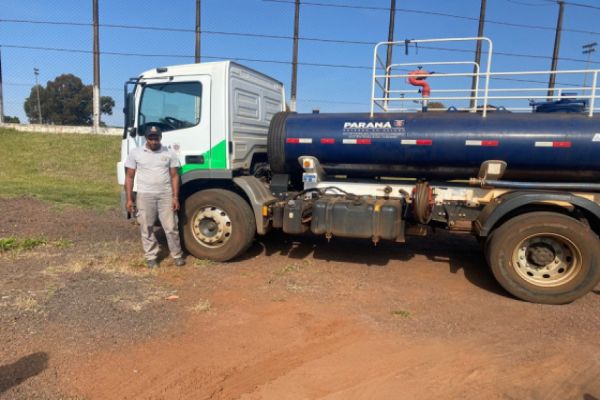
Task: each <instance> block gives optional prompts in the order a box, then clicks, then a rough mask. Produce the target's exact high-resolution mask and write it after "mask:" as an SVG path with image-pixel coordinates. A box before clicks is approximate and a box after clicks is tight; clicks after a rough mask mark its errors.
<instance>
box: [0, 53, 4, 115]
mask: <svg viewBox="0 0 600 400" xmlns="http://www.w3.org/2000/svg"><path fill="white" fill-rule="evenodd" d="M2 123H4V96H3V95H2V47H1V46H0V124H2Z"/></svg>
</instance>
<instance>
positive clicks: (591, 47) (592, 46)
mask: <svg viewBox="0 0 600 400" xmlns="http://www.w3.org/2000/svg"><path fill="white" fill-rule="evenodd" d="M596 46H598V43H597V42H593V43H588V44H584V45H583V46H581V48H582V49H583V50H582V51H581V52H582V53H583V54H587V60H586V62H585V69H588V68H589V66H590V59H591V58H592V53H593V52H595V51H596ZM1 73H2V71H0V74H1ZM586 86H587V73H584V74H583V91H584V93H585V87H586ZM0 95H1V93H0Z"/></svg>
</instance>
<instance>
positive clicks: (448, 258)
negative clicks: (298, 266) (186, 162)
mask: <svg viewBox="0 0 600 400" xmlns="http://www.w3.org/2000/svg"><path fill="white" fill-rule="evenodd" d="M261 254H263V255H265V256H267V257H268V256H271V255H276V254H278V255H283V256H286V257H289V258H291V259H304V258H306V257H308V256H312V257H313V258H315V259H317V260H323V261H335V262H343V263H349V264H362V265H365V266H366V267H370V268H373V267H377V268H383V267H387V266H388V264H389V262H390V261H402V262H408V261H410V260H412V259H413V258H415V256H424V257H426V258H427V259H429V260H431V261H433V262H436V263H440V265H447V266H448V269H449V272H450V273H452V274H455V273H457V272H459V271H460V270H462V271H463V272H464V275H465V277H466V278H467V279H468V280H469V282H471V283H472V284H474V285H476V286H478V287H480V288H482V289H484V290H486V291H489V292H492V293H494V294H497V295H500V296H505V297H509V294H508V293H507V292H505V291H504V290H503V289H502V287H500V285H499V284H498V283H497V282H496V280H495V279H494V277H493V276H492V274H491V272H490V270H489V268H488V267H487V264H486V262H485V259H484V257H483V253H482V251H481V248H480V246H479V244H478V243H477V241H476V240H475V238H473V237H472V236H471V235H468V234H452V233H448V232H445V231H438V232H437V233H434V234H433V235H431V236H428V237H409V238H408V239H407V242H406V243H393V242H380V243H379V244H378V245H377V246H375V245H374V244H373V243H372V242H371V241H369V240H366V239H347V238H334V239H332V240H331V241H330V242H328V241H327V239H325V238H324V237H321V236H314V235H311V234H306V235H300V236H290V235H286V234H284V233H281V232H271V233H269V234H268V235H266V236H264V237H259V238H258V240H257V241H256V242H255V243H254V245H253V246H252V247H251V248H250V249H249V250H248V251H247V252H246V253H245V254H244V255H242V257H241V259H242V260H243V259H249V258H254V257H256V256H258V255H261ZM410 267H412V266H411V265H410V264H406V268H410Z"/></svg>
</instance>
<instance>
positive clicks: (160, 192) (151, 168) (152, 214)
mask: <svg viewBox="0 0 600 400" xmlns="http://www.w3.org/2000/svg"><path fill="white" fill-rule="evenodd" d="M179 166H180V163H179V159H178V158H177V156H176V155H175V154H174V153H173V152H171V151H169V149H167V148H166V147H164V146H161V148H160V149H159V150H157V151H152V150H150V149H149V148H147V147H146V146H142V147H137V148H135V149H133V150H131V152H129V156H128V157H127V161H126V162H125V167H127V168H131V169H135V170H136V174H135V175H136V179H137V181H136V182H137V197H136V205H137V209H138V215H137V219H138V222H139V224H140V227H141V233H142V246H143V247H144V253H145V257H146V259H147V260H156V256H157V254H158V251H159V246H158V241H157V240H156V236H155V235H154V224H155V223H156V220H157V218H158V219H159V220H160V224H161V226H162V227H163V229H164V231H165V236H166V237H167V243H168V245H169V250H170V251H171V256H172V257H173V258H180V257H182V255H183V253H182V251H181V244H180V242H179V229H178V221H177V213H176V212H175V211H173V208H172V194H173V189H172V187H171V174H170V168H178V167H179Z"/></svg>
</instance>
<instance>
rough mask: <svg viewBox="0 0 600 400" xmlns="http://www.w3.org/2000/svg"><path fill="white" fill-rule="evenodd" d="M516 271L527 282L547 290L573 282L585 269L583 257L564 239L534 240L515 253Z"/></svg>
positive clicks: (549, 236) (544, 237)
mask: <svg viewBox="0 0 600 400" xmlns="http://www.w3.org/2000/svg"><path fill="white" fill-rule="evenodd" d="M512 261H513V262H512V264H513V268H514V269H515V271H516V272H517V273H518V274H519V276H521V278H523V279H524V280H525V281H527V282H529V283H531V284H533V285H536V286H543V287H556V286H560V285H564V284H565V283H567V282H569V281H571V280H572V279H573V278H574V277H575V276H576V275H577V274H578V272H579V271H580V269H581V253H580V251H579V249H578V248H577V246H575V244H574V243H573V242H571V241H570V240H569V239H567V238H566V237H564V236H561V235H556V234H543V235H533V236H530V237H528V238H526V239H524V240H523V241H521V243H519V245H518V246H517V248H516V249H515V251H514V253H513V260H512Z"/></svg>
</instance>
